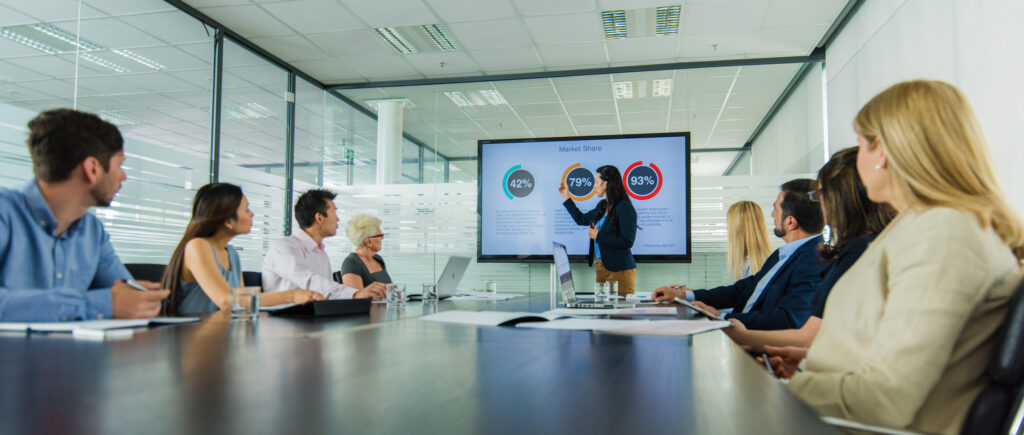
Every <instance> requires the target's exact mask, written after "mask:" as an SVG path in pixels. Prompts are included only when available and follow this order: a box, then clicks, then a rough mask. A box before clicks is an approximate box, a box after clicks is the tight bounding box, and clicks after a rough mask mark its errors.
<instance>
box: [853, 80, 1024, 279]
mask: <svg viewBox="0 0 1024 435" xmlns="http://www.w3.org/2000/svg"><path fill="white" fill-rule="evenodd" d="M853 124H854V128H855V129H856V130H857V132H858V133H860V134H861V135H862V136H864V138H865V139H867V141H868V143H869V144H870V145H869V146H871V147H874V146H875V144H877V143H879V142H880V143H881V146H882V147H883V149H884V150H885V152H886V154H887V156H888V160H887V162H888V163H887V167H888V171H889V173H890V174H891V175H890V177H892V178H891V179H892V181H893V182H894V185H895V186H896V187H897V189H898V191H899V194H900V195H902V199H903V200H905V201H906V203H907V205H908V206H918V207H925V208H931V207H949V208H954V209H958V210H962V211H965V212H968V213H971V214H973V215H974V216H975V217H977V218H978V223H979V224H980V225H981V227H982V228H990V227H991V228H992V229H993V230H994V231H995V233H996V234H998V235H999V237H1000V238H1002V239H1003V241H1004V242H1005V243H1006V245H1007V246H1008V247H1009V248H1010V250H1011V251H1013V254H1014V255H1015V256H1016V257H1017V258H1018V259H1020V258H1024V227H1022V226H1021V221H1020V219H1019V217H1018V216H1017V214H1016V213H1015V212H1014V211H1013V210H1012V209H1011V208H1010V205H1009V204H1008V203H1007V201H1006V197H1005V195H1004V194H1003V192H1002V189H1000V188H999V183H998V182H997V180H996V177H995V171H993V169H992V160H991V157H989V151H988V145H987V144H986V143H985V138H984V137H983V135H982V133H981V127H980V126H979V125H978V121H977V119H976V118H975V116H974V111H973V110H972V109H971V106H970V104H969V103H968V102H967V99H966V98H965V97H964V95H963V94H962V93H961V92H960V90H959V89H957V88H956V87H954V86H953V85H950V84H949V83H945V82H940V81H930V80H914V81H909V82H902V83H897V84H895V85H893V86H891V87H889V89H886V90H885V91H882V93H880V94H878V95H876V96H875V97H874V98H872V99H871V101H868V103H867V104H865V105H864V107H863V108H862V109H860V113H858V114H857V117H856V118H855V119H854V121H853ZM876 140H878V141H879V142H876Z"/></svg>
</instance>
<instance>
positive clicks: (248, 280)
mask: <svg viewBox="0 0 1024 435" xmlns="http://www.w3.org/2000/svg"><path fill="white" fill-rule="evenodd" d="M242 282H243V283H244V284H245V286H246V287H259V288H260V291H261V292H262V291H263V273H261V272H253V271H244V270H243V271H242Z"/></svg>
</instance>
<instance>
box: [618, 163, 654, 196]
mask: <svg viewBox="0 0 1024 435" xmlns="http://www.w3.org/2000/svg"><path fill="white" fill-rule="evenodd" d="M643 163H644V162H643V161H637V162H634V163H633V164H632V165H629V167H628V168H626V170H625V171H623V173H622V186H623V187H625V188H626V193H627V194H629V196H631V197H633V199H637V200H645V199H651V198H654V196H655V195H657V194H658V192H659V191H661V184H662V176H661V169H658V165H655V164H654V163H649V164H647V166H649V167H650V168H651V169H653V170H654V173H655V174H658V184H657V186H656V187H655V188H654V190H653V191H652V192H651V193H648V194H646V195H637V194H636V193H633V190H632V189H630V188H629V173H630V172H633V169H635V168H636V167H637V166H640V165H643Z"/></svg>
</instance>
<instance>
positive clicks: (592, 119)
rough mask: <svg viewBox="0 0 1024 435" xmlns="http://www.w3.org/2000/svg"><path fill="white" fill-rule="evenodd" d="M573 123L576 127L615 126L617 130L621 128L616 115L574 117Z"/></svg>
mask: <svg viewBox="0 0 1024 435" xmlns="http://www.w3.org/2000/svg"><path fill="white" fill-rule="evenodd" d="M572 123H573V124H574V125H576V127H580V126H589V125H614V126H615V128H616V129H617V128H618V127H619V117H618V116H616V115H615V114H601V115H575V116H573V117H572Z"/></svg>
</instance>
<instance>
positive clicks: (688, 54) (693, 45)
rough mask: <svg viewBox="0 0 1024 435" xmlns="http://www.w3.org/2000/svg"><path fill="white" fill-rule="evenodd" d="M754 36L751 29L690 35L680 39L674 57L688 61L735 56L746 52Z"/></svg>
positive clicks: (754, 54)
mask: <svg viewBox="0 0 1024 435" xmlns="http://www.w3.org/2000/svg"><path fill="white" fill-rule="evenodd" d="M754 38H756V35H755V34H754V31H753V30H752V29H750V30H746V31H741V32H732V33H709V34H702V35H690V36H688V37H685V38H682V39H681V40H680V42H679V49H678V50H676V57H677V58H678V59H680V60H688V61H698V60H714V59H727V58H735V57H738V56H743V55H745V54H747V46H749V45H750V41H751V40H753V39H754ZM751 54H752V55H753V56H756V55H757V53H751Z"/></svg>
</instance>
